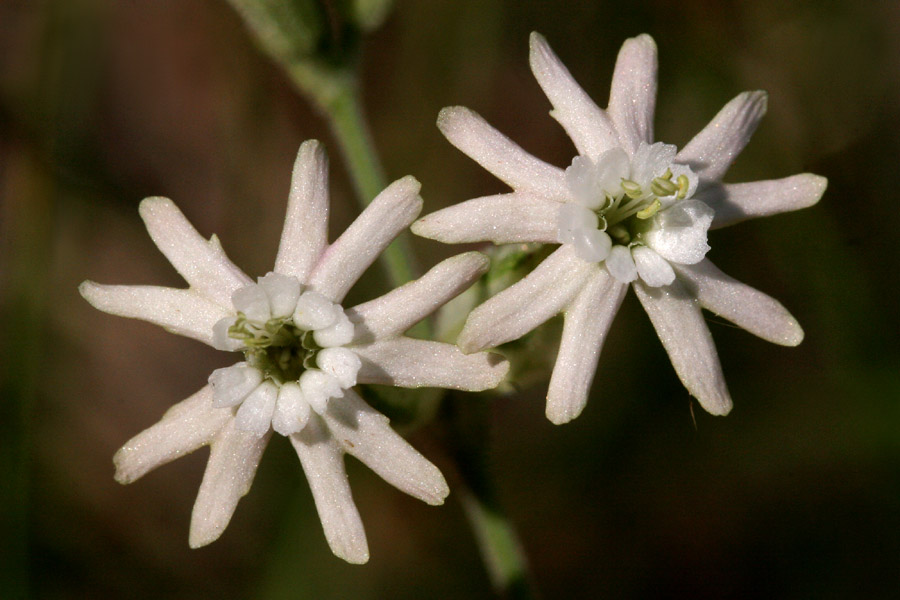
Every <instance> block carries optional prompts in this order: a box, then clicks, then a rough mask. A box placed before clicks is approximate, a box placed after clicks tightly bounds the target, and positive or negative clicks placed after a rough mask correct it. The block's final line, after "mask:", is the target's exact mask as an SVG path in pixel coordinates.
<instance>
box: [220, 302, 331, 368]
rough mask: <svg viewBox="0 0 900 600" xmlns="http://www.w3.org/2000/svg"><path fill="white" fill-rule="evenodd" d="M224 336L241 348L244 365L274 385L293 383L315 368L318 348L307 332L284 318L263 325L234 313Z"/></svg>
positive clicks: (310, 334) (309, 332) (241, 314)
mask: <svg viewBox="0 0 900 600" xmlns="http://www.w3.org/2000/svg"><path fill="white" fill-rule="evenodd" d="M228 336H229V337H231V338H234V339H236V340H238V341H240V342H241V343H242V344H243V345H244V357H245V358H246V360H247V362H248V363H249V364H251V365H252V366H254V367H256V368H257V369H259V370H261V371H262V372H263V373H265V374H266V376H268V377H269V378H271V379H272V380H274V381H275V382H277V383H284V382H286V381H297V380H298V379H299V378H300V375H302V374H303V372H304V371H305V370H306V369H309V368H312V367H315V357H316V354H317V353H318V351H319V350H321V348H320V346H319V345H318V344H316V342H315V340H314V339H313V335H312V332H311V331H305V330H303V329H300V328H298V327H296V326H295V325H294V323H293V322H292V321H291V320H290V319H288V318H278V319H269V320H268V321H266V322H265V323H263V324H260V323H258V322H256V321H251V320H249V319H247V317H246V315H244V314H243V313H238V318H237V320H236V321H235V323H234V325H232V326H231V327H229V328H228Z"/></svg>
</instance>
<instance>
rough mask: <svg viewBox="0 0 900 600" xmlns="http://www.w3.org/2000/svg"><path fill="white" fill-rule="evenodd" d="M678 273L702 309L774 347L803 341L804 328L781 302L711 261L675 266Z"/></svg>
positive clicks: (793, 344)
mask: <svg viewBox="0 0 900 600" xmlns="http://www.w3.org/2000/svg"><path fill="white" fill-rule="evenodd" d="M675 270H676V271H677V272H678V278H679V279H680V280H681V282H682V284H683V285H684V286H685V287H686V288H687V290H688V292H689V293H691V294H692V295H693V296H695V297H696V298H697V299H698V300H699V301H700V305H701V306H703V308H705V309H707V310H710V311H712V312H714V313H716V314H717V315H719V316H721V317H724V318H726V319H728V320H729V321H731V322H732V323H734V324H735V325H738V326H739V327H742V328H744V329H746V330H747V331H749V332H750V333H752V334H754V335H757V336H759V337H761V338H762V339H764V340H768V341H770V342H772V343H775V344H781V345H782V346H796V345H797V344H799V343H800V342H802V341H803V329H802V328H801V327H800V324H799V323H797V320H796V319H794V317H792V316H791V314H790V313H789V312H788V311H787V310H786V309H785V308H784V307H783V306H782V305H781V303H780V302H778V301H777V300H775V299H774V298H771V297H770V296H767V295H766V294H763V293H762V292H760V291H758V290H755V289H753V288H751V287H750V286H748V285H745V284H743V283H741V282H740V281H737V280H735V279H732V278H731V277H729V276H728V275H726V274H725V273H723V272H722V271H720V270H719V269H718V268H717V267H716V266H715V265H714V264H712V263H711V262H710V261H709V260H708V259H707V260H704V261H703V262H701V263H698V264H696V265H690V266H681V265H675Z"/></svg>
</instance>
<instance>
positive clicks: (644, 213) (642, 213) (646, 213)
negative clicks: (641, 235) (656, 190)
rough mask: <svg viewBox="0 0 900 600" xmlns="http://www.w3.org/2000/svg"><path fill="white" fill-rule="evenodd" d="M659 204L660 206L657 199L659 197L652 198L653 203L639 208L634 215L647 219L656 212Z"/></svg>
mask: <svg viewBox="0 0 900 600" xmlns="http://www.w3.org/2000/svg"><path fill="white" fill-rule="evenodd" d="M660 195H662V194H660ZM665 195H668V194H665ZM661 206H662V203H661V202H660V201H659V198H654V200H653V203H652V204H651V205H650V206H648V207H646V208H643V209H641V210H639V211H638V212H637V214H636V215H635V216H636V217H637V218H638V219H649V218H650V217H652V216H653V215H655V214H656V213H657V212H659V209H660V207H661Z"/></svg>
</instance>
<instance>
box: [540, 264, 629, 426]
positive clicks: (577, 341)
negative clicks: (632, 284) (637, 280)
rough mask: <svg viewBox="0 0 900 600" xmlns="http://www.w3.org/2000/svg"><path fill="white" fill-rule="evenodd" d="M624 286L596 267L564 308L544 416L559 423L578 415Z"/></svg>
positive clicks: (624, 289)
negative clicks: (561, 328) (560, 337)
mask: <svg viewBox="0 0 900 600" xmlns="http://www.w3.org/2000/svg"><path fill="white" fill-rule="evenodd" d="M627 291H628V286H627V285H625V284H623V283H620V282H619V281H617V280H616V279H615V278H613V277H612V276H610V275H609V274H608V273H607V272H606V271H604V270H602V269H600V270H597V272H596V273H594V275H593V276H592V277H591V278H590V279H589V280H588V282H587V283H586V284H585V285H584V288H583V289H582V290H581V292H580V293H579V294H578V296H577V297H576V298H575V301H574V302H573V303H572V305H571V306H570V307H569V308H568V309H567V310H566V313H565V323H564V325H563V333H562V340H561V342H560V344H559V354H558V355H557V356H556V364H555V365H554V367H553V375H552V376H551V377H550V387H549V389H548V390H547V418H548V419H550V421H551V422H553V423H555V424H557V425H561V424H563V423H568V422H569V421H571V420H572V419H574V418H575V417H577V416H578V415H580V414H581V411H582V410H583V409H584V406H585V404H586V403H587V399H588V393H589V392H590V390H591V382H592V381H593V379H594V373H595V372H596V370H597V360H598V359H599V358H600V350H601V349H602V348H603V342H604V340H605V339H606V334H607V332H609V326H610V325H611V324H612V321H613V318H614V317H615V316H616V312H617V311H618V310H619V306H620V305H621V304H622V299H623V298H624V297H625V292H627Z"/></svg>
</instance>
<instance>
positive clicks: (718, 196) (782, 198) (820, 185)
mask: <svg viewBox="0 0 900 600" xmlns="http://www.w3.org/2000/svg"><path fill="white" fill-rule="evenodd" d="M827 187H828V180H827V179H825V178H824V177H821V176H819V175H813V174H812V173H801V174H799V175H792V176H791V177H785V178H783V179H772V180H769V181H751V182H748V183H726V184H719V183H716V184H713V185H709V186H708V187H706V188H705V189H702V190H701V191H700V192H698V193H697V195H696V196H695V198H698V199H700V200H702V201H703V202H705V203H706V204H708V205H709V206H710V207H711V208H712V209H713V210H714V211H715V212H716V215H715V217H714V218H713V222H712V225H711V226H710V229H717V228H719V227H726V226H728V225H734V224H735V223H740V222H741V221H746V220H747V219H753V218H755V217H768V216H771V215H777V214H779V213H784V212H789V211H792V210H800V209H801V208H807V207H809V206H812V205H814V204H815V203H816V202H818V201H819V198H821V197H822V194H824V193H825V188H827Z"/></svg>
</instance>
